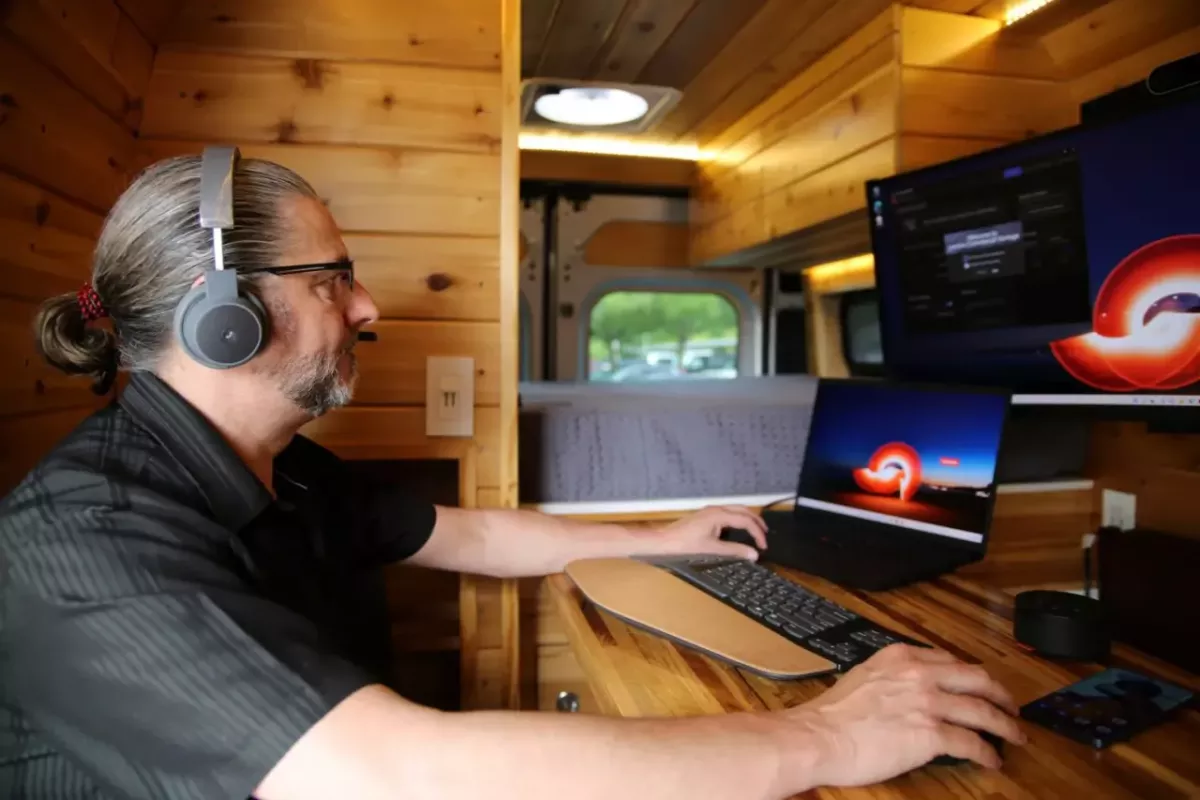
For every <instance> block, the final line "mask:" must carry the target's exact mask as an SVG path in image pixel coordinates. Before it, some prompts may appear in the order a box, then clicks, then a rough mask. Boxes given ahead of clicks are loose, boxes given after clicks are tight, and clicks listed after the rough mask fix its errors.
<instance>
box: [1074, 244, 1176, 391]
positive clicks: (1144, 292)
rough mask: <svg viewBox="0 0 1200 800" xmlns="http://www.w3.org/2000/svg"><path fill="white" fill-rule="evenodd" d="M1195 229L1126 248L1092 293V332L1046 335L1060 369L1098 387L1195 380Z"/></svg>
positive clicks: (1110, 388)
mask: <svg viewBox="0 0 1200 800" xmlns="http://www.w3.org/2000/svg"><path fill="white" fill-rule="evenodd" d="M1198 312H1200V235H1195V234H1187V235H1182V236H1170V237H1168V238H1166V239H1159V240H1158V241H1156V242H1151V243H1150V244H1148V245H1146V246H1145V247H1142V248H1139V249H1138V250H1135V251H1134V252H1132V253H1130V254H1129V255H1128V256H1126V257H1125V259H1124V260H1122V261H1121V263H1120V264H1118V265H1117V266H1116V269H1114V270H1113V271H1112V272H1111V273H1109V275H1108V277H1107V278H1105V280H1104V284H1103V285H1102V286H1101V287H1100V292H1099V293H1098V294H1097V295H1096V304H1095V306H1094V308H1093V311H1092V330H1093V331H1094V332H1093V333H1085V334H1083V335H1081V336H1073V337H1071V338H1070V339H1062V340H1060V341H1057V342H1051V343H1050V351H1051V352H1052V353H1054V357H1055V358H1056V359H1057V360H1058V363H1059V364H1061V365H1062V367H1063V369H1065V370H1066V371H1067V372H1069V373H1071V375H1072V376H1074V377H1075V378H1076V379H1078V380H1080V381H1082V382H1083V383H1085V384H1087V385H1088V386H1091V387H1092V388H1094V389H1099V390H1101V391H1105V392H1127V391H1132V390H1135V389H1160V390H1170V389H1178V388H1180V387H1183V386H1187V385H1188V384H1190V383H1194V382H1195V381H1197V380H1200V313H1198Z"/></svg>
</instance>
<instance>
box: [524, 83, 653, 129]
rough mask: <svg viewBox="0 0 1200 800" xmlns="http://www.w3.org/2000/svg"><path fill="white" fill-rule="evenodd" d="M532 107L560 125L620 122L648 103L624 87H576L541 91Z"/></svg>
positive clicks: (638, 113)
mask: <svg viewBox="0 0 1200 800" xmlns="http://www.w3.org/2000/svg"><path fill="white" fill-rule="evenodd" d="M533 107H534V109H535V110H536V111H537V113H539V114H541V115H542V116H543V117H545V118H546V119H548V120H551V121H552V122H560V123H562V124H564V125H620V124H621V123H622V122H632V121H633V120H635V119H638V118H640V117H642V116H643V115H645V113H646V111H648V110H649V108H650V104H649V103H647V102H646V99H645V98H644V97H642V96H641V95H637V94H634V93H633V92H627V91H625V90H624V89H606V88H600V87H577V88H571V89H563V90H562V91H560V92H558V93H556V94H544V95H542V96H541V97H539V98H538V99H537V100H536V101H535V102H534V104H533Z"/></svg>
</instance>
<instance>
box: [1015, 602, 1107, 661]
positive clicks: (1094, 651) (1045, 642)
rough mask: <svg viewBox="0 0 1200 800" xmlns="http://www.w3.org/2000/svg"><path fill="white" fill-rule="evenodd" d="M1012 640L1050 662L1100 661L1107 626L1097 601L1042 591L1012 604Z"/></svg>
mask: <svg viewBox="0 0 1200 800" xmlns="http://www.w3.org/2000/svg"><path fill="white" fill-rule="evenodd" d="M1013 638H1015V639H1016V640H1017V641H1018V642H1020V643H1021V644H1024V645H1026V646H1028V647H1030V648H1032V649H1033V650H1034V652H1036V653H1037V654H1038V655H1042V656H1049V657H1051V658H1069V659H1076V660H1080V661H1100V660H1103V659H1105V658H1107V657H1108V653H1109V648H1110V643H1109V633H1108V625H1107V624H1106V623H1105V621H1104V612H1103V608H1102V607H1101V605H1100V601H1099V600H1095V599H1093V598H1091V597H1084V596H1083V595H1078V594H1071V593H1070V592H1055V591H1050V590H1046V589H1035V590H1033V591H1028V592H1021V593H1019V594H1018V595H1017V596H1016V598H1015V600H1014V601H1013Z"/></svg>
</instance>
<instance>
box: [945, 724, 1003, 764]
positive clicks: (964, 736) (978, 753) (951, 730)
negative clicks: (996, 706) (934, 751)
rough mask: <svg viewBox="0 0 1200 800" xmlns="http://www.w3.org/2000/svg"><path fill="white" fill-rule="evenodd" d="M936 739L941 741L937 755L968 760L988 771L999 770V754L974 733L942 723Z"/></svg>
mask: <svg viewBox="0 0 1200 800" xmlns="http://www.w3.org/2000/svg"><path fill="white" fill-rule="evenodd" d="M938 738H939V739H940V740H941V747H940V748H939V751H938V754H939V755H941V754H943V753H944V754H946V755H948V756H954V757H955V758H969V759H970V760H972V761H974V762H975V763H976V764H979V765H981V766H984V767H988V768H989V769H999V768H1000V754H999V753H997V752H996V748H994V747H992V746H991V745H990V744H988V743H987V742H985V741H984V740H983V738H982V737H981V736H980V735H979V734H977V733H975V732H974V731H969V730H967V729H966V728H960V727H958V726H956V725H949V724H947V723H942V724H941V725H940V726H939V727H938Z"/></svg>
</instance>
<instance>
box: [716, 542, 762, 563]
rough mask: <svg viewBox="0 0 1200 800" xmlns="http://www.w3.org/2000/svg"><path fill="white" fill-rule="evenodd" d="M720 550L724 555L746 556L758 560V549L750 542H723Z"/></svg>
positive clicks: (751, 559)
mask: <svg viewBox="0 0 1200 800" xmlns="http://www.w3.org/2000/svg"><path fill="white" fill-rule="evenodd" d="M718 549H719V551H720V553H721V554H722V555H728V556H732V557H734V558H745V559H749V560H750V561H757V560H758V551H757V550H755V549H754V548H753V547H751V546H750V545H748V544H738V543H737V542H721V544H720V546H719V548H718Z"/></svg>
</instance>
